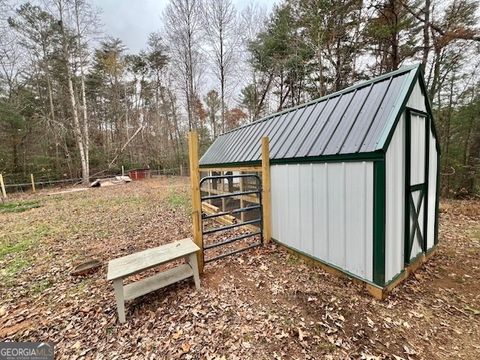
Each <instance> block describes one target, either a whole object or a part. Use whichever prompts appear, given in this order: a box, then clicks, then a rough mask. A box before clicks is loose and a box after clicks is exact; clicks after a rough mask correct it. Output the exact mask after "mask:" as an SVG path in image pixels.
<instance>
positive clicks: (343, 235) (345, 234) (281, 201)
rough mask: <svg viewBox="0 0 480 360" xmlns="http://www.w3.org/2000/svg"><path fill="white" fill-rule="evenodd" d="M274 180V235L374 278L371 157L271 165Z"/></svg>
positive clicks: (354, 271)
mask: <svg viewBox="0 0 480 360" xmlns="http://www.w3.org/2000/svg"><path fill="white" fill-rule="evenodd" d="M271 181H272V184H271V191H272V227H273V228H272V234H273V238H274V239H275V240H277V241H279V242H281V243H284V244H285V245H287V246H290V247H292V248H294V249H297V250H299V251H302V252H303V253H306V254H309V255H312V256H314V257H316V258H318V259H320V260H322V261H324V262H326V263H329V264H332V265H335V266H338V267H339V268H341V269H343V270H345V271H348V272H350V273H352V274H355V275H357V276H359V277H361V278H363V279H366V280H369V281H372V277H373V275H372V272H373V255H372V251H373V164H372V163H371V162H365V163H355V162H348V163H323V164H301V165H272V167H271ZM274 206H276V207H280V208H276V209H273V207H274Z"/></svg>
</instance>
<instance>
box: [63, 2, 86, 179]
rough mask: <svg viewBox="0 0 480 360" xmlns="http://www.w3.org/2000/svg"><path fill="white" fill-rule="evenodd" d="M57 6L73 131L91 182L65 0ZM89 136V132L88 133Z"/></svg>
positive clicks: (83, 176)
mask: <svg viewBox="0 0 480 360" xmlns="http://www.w3.org/2000/svg"><path fill="white" fill-rule="evenodd" d="M56 6H57V10H58V16H59V27H60V34H61V43H62V60H63V63H64V70H65V78H66V81H67V85H68V95H69V100H70V105H71V110H72V119H73V132H74V134H75V140H76V142H77V146H78V150H79V155H80V162H81V164H82V179H83V182H84V183H88V182H89V178H90V174H89V169H88V163H87V156H88V155H87V154H88V148H86V147H85V138H84V134H82V128H81V125H80V120H79V117H78V110H77V100H76V98H75V90H74V88H73V80H72V71H71V68H70V67H71V64H70V59H71V57H72V51H71V48H70V38H69V34H68V31H67V29H66V28H65V23H64V19H65V4H64V1H63V0H56ZM86 135H87V136H88V134H86Z"/></svg>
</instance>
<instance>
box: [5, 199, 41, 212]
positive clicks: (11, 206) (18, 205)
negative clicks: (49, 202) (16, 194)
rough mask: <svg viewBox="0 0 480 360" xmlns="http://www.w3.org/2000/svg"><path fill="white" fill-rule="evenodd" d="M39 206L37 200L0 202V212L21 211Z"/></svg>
mask: <svg viewBox="0 0 480 360" xmlns="http://www.w3.org/2000/svg"><path fill="white" fill-rule="evenodd" d="M41 206H42V205H40V202H39V201H22V202H9V203H5V204H0V213H21V212H24V211H27V210H30V209H35V208H39V207H41Z"/></svg>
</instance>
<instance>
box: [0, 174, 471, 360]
mask: <svg viewBox="0 0 480 360" xmlns="http://www.w3.org/2000/svg"><path fill="white" fill-rule="evenodd" d="M11 202H12V203H14V204H17V205H16V206H10V207H4V209H9V211H6V210H5V211H1V212H0V224H1V227H0V269H1V270H0V340H1V341H5V340H11V341H43V342H46V341H48V342H53V343H55V344H56V350H55V351H56V353H57V355H58V358H72V359H74V358H98V359H115V358H117V359H125V358H134V359H145V358H148V359H150V358H151V359H154V358H164V359H173V358H182V359H338V358H364V359H375V358H380V359H381V358H386V359H400V358H403V359H478V358H480V283H479V281H478V279H479V275H480V202H479V201H449V202H444V203H442V206H441V214H440V245H439V247H438V250H437V252H436V254H435V255H434V256H433V257H432V258H431V259H430V260H429V261H428V262H427V263H426V264H425V266H423V267H422V268H421V269H420V270H419V271H418V272H417V273H416V274H415V275H413V276H411V277H410V278H409V279H408V280H407V281H406V282H405V283H404V284H402V285H401V286H399V287H398V288H397V289H395V290H394V292H393V293H392V294H391V295H390V296H389V297H388V298H387V300H385V301H377V300H374V299H373V298H372V297H371V296H369V295H368V294H367V293H366V291H365V290H364V289H363V288H362V287H361V286H360V285H357V284H355V283H353V282H352V281H351V280H349V279H343V278H339V277H336V276H333V275H330V274H327V273H325V272H324V271H322V270H321V269H319V268H318V267H315V266H312V265H311V264H307V263H304V262H303V261H302V260H301V259H299V258H297V257H296V256H294V255H291V254H289V253H287V252H286V251H284V250H283V249H281V248H279V247H277V246H276V245H274V244H271V245H268V246H264V247H261V248H257V249H256V250H252V251H249V252H246V253H242V254H240V255H237V256H234V257H228V258H226V259H224V260H221V261H218V262H215V263H212V264H209V265H208V266H207V267H206V268H205V274H204V276H203V277H202V289H201V290H200V291H195V288H194V286H193V284H192V281H189V280H188V281H184V282H181V283H179V284H177V285H173V286H170V287H168V288H166V289H162V290H159V291H157V292H155V293H152V294H149V295H147V296H144V297H142V298H139V299H136V300H134V301H133V302H130V303H128V304H127V322H126V323H125V324H122V325H120V324H118V323H117V316H116V309H115V300H114V296H113V289H112V286H111V284H110V283H109V282H107V281H106V264H107V262H108V260H109V259H112V258H115V257H118V256H122V255H127V254H130V253H132V252H135V251H138V250H142V249H146V248H150V247H154V246H158V245H161V244H164V243H167V242H171V241H174V240H177V239H181V238H184V237H188V236H190V234H191V228H190V215H189V211H190V210H189V198H188V182H187V179H175V178H155V179H150V180H146V181H140V182H134V183H131V184H127V185H122V186H114V187H108V188H98V189H91V190H88V191H82V192H74V193H70V194H68V193H66V194H59V195H55V196H47V195H46V193H45V192H40V193H38V194H35V195H23V196H17V197H16V198H15V199H14V200H12V201H11ZM23 202H25V204H26V205H25V206H22V203H23ZM31 204H35V206H32V205H31ZM17 207H19V208H20V209H21V210H18V211H17V210H15V208H17ZM12 209H13V210H12ZM91 258H95V259H98V260H100V261H101V262H102V267H101V268H100V270H98V271H96V272H94V273H91V274H88V275H85V276H81V277H74V276H72V275H70V272H71V271H72V270H73V268H74V267H75V265H77V264H79V263H82V262H83V261H85V260H87V259H91Z"/></svg>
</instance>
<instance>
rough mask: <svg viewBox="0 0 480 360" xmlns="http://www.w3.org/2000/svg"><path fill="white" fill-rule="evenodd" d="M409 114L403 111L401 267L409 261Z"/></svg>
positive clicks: (408, 111)
mask: <svg viewBox="0 0 480 360" xmlns="http://www.w3.org/2000/svg"><path fill="white" fill-rule="evenodd" d="M410 120H411V114H410V110H409V109H407V110H406V111H405V154H404V155H405V162H404V164H405V179H404V204H405V205H404V206H405V208H404V219H403V220H404V244H403V245H404V249H403V250H404V252H403V267H405V266H407V265H408V264H409V263H410V244H409V240H410V191H411V190H410V161H411V139H410V135H411V129H410Z"/></svg>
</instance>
